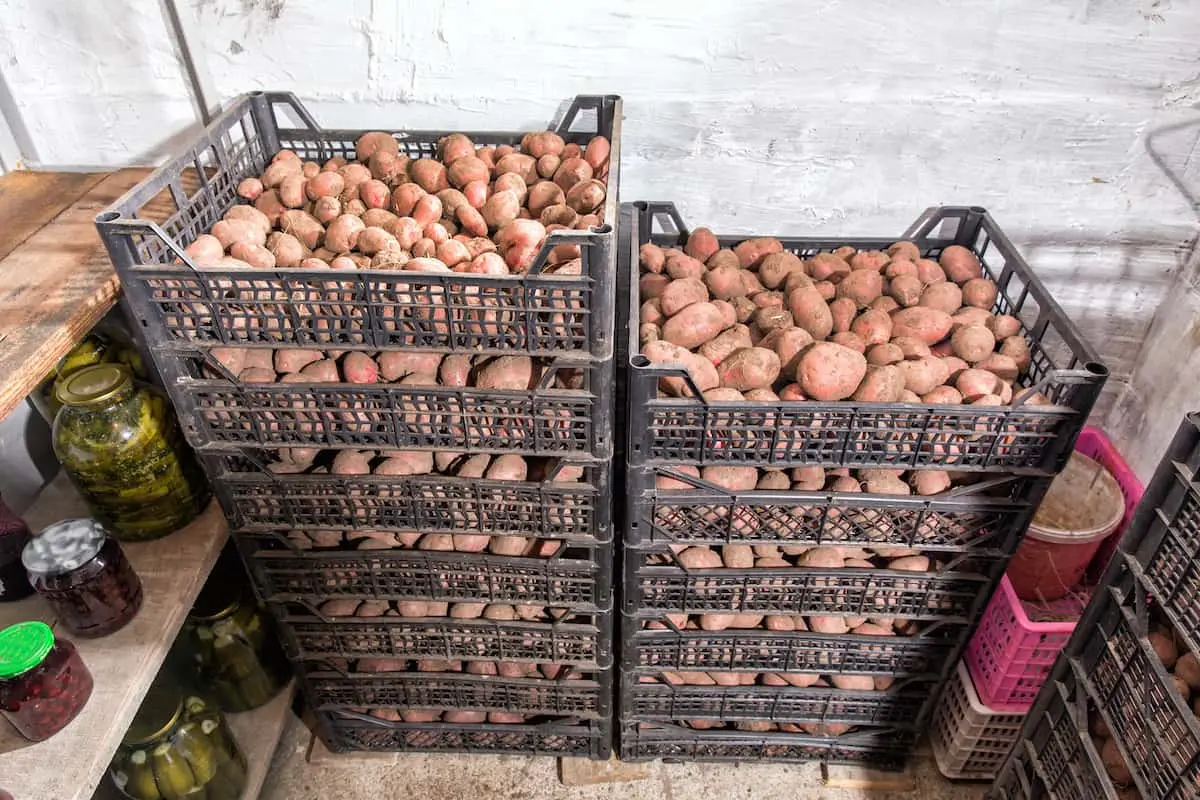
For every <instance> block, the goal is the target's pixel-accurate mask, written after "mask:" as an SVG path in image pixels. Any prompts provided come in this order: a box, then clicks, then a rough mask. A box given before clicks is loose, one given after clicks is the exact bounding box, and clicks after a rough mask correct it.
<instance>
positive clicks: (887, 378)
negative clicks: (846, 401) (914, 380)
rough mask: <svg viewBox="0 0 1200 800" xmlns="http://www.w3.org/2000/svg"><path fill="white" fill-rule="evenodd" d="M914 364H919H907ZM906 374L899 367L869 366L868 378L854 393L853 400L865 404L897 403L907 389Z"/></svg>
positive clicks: (864, 379)
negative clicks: (902, 391) (901, 393)
mask: <svg viewBox="0 0 1200 800" xmlns="http://www.w3.org/2000/svg"><path fill="white" fill-rule="evenodd" d="M905 363H908V364H914V363H917V362H912V361H910V362H905ZM905 385H906V377H905V373H904V372H903V371H902V370H901V368H900V367H899V366H896V365H894V364H893V365H888V366H872V365H868V366H867V374H866V377H865V378H863V380H862V383H860V384H859V385H858V388H857V389H856V390H855V391H854V395H853V398H854V399H855V400H859V401H862V402H864V403H896V402H899V400H900V392H901V390H903V389H904V388H905Z"/></svg>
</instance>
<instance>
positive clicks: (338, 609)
mask: <svg viewBox="0 0 1200 800" xmlns="http://www.w3.org/2000/svg"><path fill="white" fill-rule="evenodd" d="M358 604H359V601H358V600H351V599H343V598H338V599H336V600H326V601H325V602H324V603H321V606H320V612H321V614H323V615H324V616H326V617H352V616H354V612H355V611H356V610H357V609H358Z"/></svg>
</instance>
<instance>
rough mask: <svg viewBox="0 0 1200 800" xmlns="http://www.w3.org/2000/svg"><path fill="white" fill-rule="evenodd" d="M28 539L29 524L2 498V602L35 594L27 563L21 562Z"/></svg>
mask: <svg viewBox="0 0 1200 800" xmlns="http://www.w3.org/2000/svg"><path fill="white" fill-rule="evenodd" d="M28 541H29V526H28V525H26V524H25V520H23V519H21V518H20V517H18V516H17V515H16V514H14V513H12V511H10V510H9V508H8V506H6V505H4V500H3V498H0V603H7V602H10V601H12V600H20V599H21V598H23V597H28V596H29V595H31V594H33V587H32V586H30V585H29V576H27V575H26V574H25V565H24V564H22V563H21V551H22V550H24V549H25V543H26V542H28Z"/></svg>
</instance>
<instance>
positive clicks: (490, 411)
mask: <svg viewBox="0 0 1200 800" xmlns="http://www.w3.org/2000/svg"><path fill="white" fill-rule="evenodd" d="M168 362H171V363H170V364H168ZM178 362H179V360H178V359H170V358H167V357H162V358H159V368H160V370H161V371H163V374H164V380H165V381H166V385H167V389H168V392H170V394H171V396H172V400H173V401H174V403H175V407H176V411H177V413H178V416H179V420H180V427H181V428H182V429H183V432H184V434H185V435H186V437H187V439H188V443H189V444H191V445H192V447H194V448H196V449H197V450H201V451H204V450H206V449H207V450H209V451H212V450H213V448H224V449H229V448H230V447H263V448H277V447H317V448H320V449H323V450H327V449H344V448H357V449H374V450H385V449H400V450H441V451H459V452H465V451H471V452H493V453H516V454H520V455H530V456H573V457H581V458H586V457H593V458H599V459H606V458H609V457H611V455H612V420H611V416H610V413H609V412H610V411H611V407H612V403H611V399H610V398H608V397H607V395H606V392H608V391H609V389H610V388H611V386H610V381H607V380H605V374H607V376H608V377H609V378H611V370H608V369H607V368H604V367H598V366H590V367H587V368H586V369H585V370H584V374H585V379H586V384H585V386H586V388H583V389H555V388H548V387H550V385H551V383H552V381H553V378H554V377H555V375H556V374H557V373H558V371H559V370H561V369H575V367H570V366H567V365H566V364H561V363H560V364H559V365H557V366H553V367H551V368H550V369H549V370H547V371H546V372H545V373H544V374H543V376H542V380H541V383H540V384H539V387H538V388H535V389H530V390H526V391H511V390H487V389H471V388H465V389H447V388H419V387H410V386H398V385H387V384H375V385H364V384H349V383H309V384H299V383H238V382H235V381H229V380H215V379H203V378H192V377H183V376H182V375H183V372H184V371H186V370H185V368H184V367H183V366H182V365H181V364H180V363H178ZM610 365H611V364H610ZM164 366H166V367H167V369H165V370H164V369H163V367H164ZM172 376H174V377H172Z"/></svg>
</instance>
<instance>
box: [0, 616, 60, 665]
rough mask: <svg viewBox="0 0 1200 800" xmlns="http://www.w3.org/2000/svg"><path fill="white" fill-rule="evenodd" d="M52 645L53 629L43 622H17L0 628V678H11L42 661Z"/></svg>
mask: <svg viewBox="0 0 1200 800" xmlns="http://www.w3.org/2000/svg"><path fill="white" fill-rule="evenodd" d="M51 647H54V631H52V630H50V626H49V625H47V624H46V623H44V622H18V623H17V624H16V625H9V626H8V627H7V628H5V629H4V630H0V678H12V677H15V676H17V675H20V674H21V673H23V672H28V671H29V670H31V669H33V668H34V667H36V666H37V665H38V664H40V663H42V659H44V658H45V657H46V654H47V653H49V652H50V648H51Z"/></svg>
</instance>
